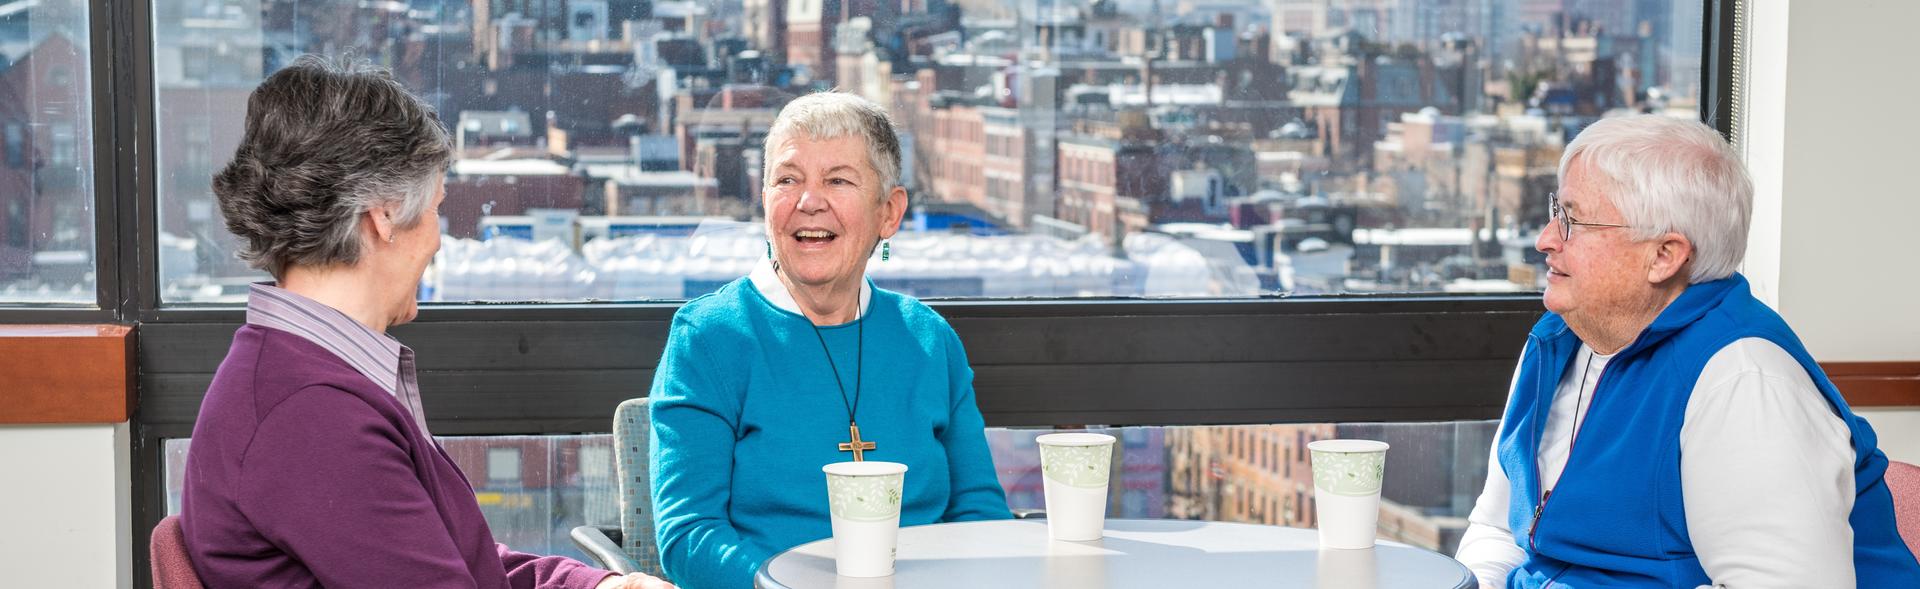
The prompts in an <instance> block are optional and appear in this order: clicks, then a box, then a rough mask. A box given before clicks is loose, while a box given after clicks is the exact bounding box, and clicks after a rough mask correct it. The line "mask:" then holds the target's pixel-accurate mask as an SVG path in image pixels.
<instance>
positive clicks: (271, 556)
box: [180, 325, 611, 589]
mask: <svg viewBox="0 0 1920 589" xmlns="http://www.w3.org/2000/svg"><path fill="white" fill-rule="evenodd" d="M186 471H187V472H186V485H185V489H184V490H183V491H182V494H181V502H180V507H181V513H180V515H181V518H180V519H181V530H182V532H183V533H184V535H185V538H186V545H187V553H188V555H189V557H190V558H191V559H192V561H193V566H194V570H195V571H196V572H198V573H199V575H200V579H201V580H202V581H203V582H205V583H206V585H207V587H208V588H209V589H219V588H221V587H312V586H326V587H463V588H464V587H476V588H478V587H484V588H495V587H514V588H525V589H531V588H540V589H585V588H591V587H593V586H594V585H596V584H597V583H599V581H600V580H601V579H604V578H606V577H607V575H609V574H611V573H608V572H606V571H603V570H599V569H595V568H592V567H588V566H587V565H585V564H581V563H580V562H578V561H574V560H571V559H567V558H562V557H555V556H545V557H543V556H536V555H531V554H523V553H519V552H513V551H511V550H508V549H507V547H506V546H504V545H501V544H497V543H495V542H494V541H493V533H492V531H490V530H489V529H488V528H487V521H486V519H485V518H483V517H482V516H481V514H480V506H479V504H478V503H476V502H475V501H474V496H473V487H472V485H470V484H469V483H468V482H467V478H466V475H464V474H461V472H460V468H459V467H458V466H455V465H454V463H453V460H452V459H451V458H448V457H447V454H446V451H445V450H443V449H441V447H440V445H439V444H437V443H435V442H434V441H433V440H432V438H430V437H428V436H427V432H423V431H420V427H419V426H418V425H416V424H415V423H414V421H413V419H412V418H411V417H410V416H409V414H408V413H407V411H406V409H405V408H404V406H403V405H401V404H400V402H399V400H398V399H396V398H394V396H393V395H391V394H389V393H387V392H386V391H385V390H384V389H382V388H380V386H379V385H377V384H375V383H373V382H372V381H370V380H367V378H366V377H365V376H362V375H361V374H360V373H359V372H356V371H354V369H353V368H352V367H351V366H349V365H348V364H347V363H346V362H344V361H342V360H341V359H339V358H337V357H335V356H334V355H333V354H331V353H329V352H327V351H326V350H325V349H324V348H321V347H319V346H318V345H315V344H313V343H312V342H309V341H307V340H305V339H303V338H301V337H299V336H296V335H293V334H290V333H287V332H284V331H279V330H276V329H271V328H266V327H260V326H255V325H248V326H244V327H241V328H240V330H239V331H238V332H237V333H235V334H234V337H233V347H232V348H231V349H230V350H229V351H228V352H227V359H226V361H224V362H222V363H221V364H220V369H219V371H218V372H216V373H215V374H214V378H213V384H212V386H210V387H209V388H208V389H207V396H206V400H205V401H203V402H202V404H201V406H200V418H199V421H198V422H196V423H195V424H194V428H193V442H192V446H191V448H190V450H189V453H188V455H187V468H186Z"/></svg>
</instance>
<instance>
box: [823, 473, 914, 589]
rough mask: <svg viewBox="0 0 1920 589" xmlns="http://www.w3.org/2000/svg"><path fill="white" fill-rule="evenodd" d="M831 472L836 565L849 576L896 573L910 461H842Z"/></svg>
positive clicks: (829, 499) (829, 502)
mask: <svg viewBox="0 0 1920 589" xmlns="http://www.w3.org/2000/svg"><path fill="white" fill-rule="evenodd" d="M820 470H821V471H823V472H825V473H827V506H828V507H829V510H830V511H831V512H832V518H833V551H834V552H833V565H834V570H835V572H838V573H839V574H840V575H841V576H844V577H885V576H888V575H891V574H893V557H894V550H895V547H896V545H897V544H898V541H899V539H900V496H901V493H902V492H904V491H905V485H906V478H907V477H906V475H907V465H905V464H900V463H898V462H872V461H869V462H836V463H833V464H829V465H826V466H823V467H821V468H820Z"/></svg>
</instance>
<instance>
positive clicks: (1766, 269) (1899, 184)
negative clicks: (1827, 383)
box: [1742, 0, 1920, 462]
mask: <svg viewBox="0 0 1920 589" xmlns="http://www.w3.org/2000/svg"><path fill="white" fill-rule="evenodd" d="M1748 9H1749V12H1748V16H1749V19H1750V20H1749V21H1748V22H1749V25H1750V26H1749V28H1748V31H1749V32H1750V33H1751V35H1750V36H1749V38H1748V46H1747V56H1748V59H1747V61H1746V68H1747V69H1746V74H1747V76H1746V80H1747V82H1748V87H1747V94H1746V96H1747V103H1746V114H1747V121H1746V123H1747V125H1746V127H1745V128H1744V130H1743V131H1744V136H1743V145H1742V147H1743V149H1744V151H1745V152H1746V155H1747V162H1748V166H1749V167H1750V168H1751V169H1752V171H1753V173H1754V185H1755V189H1756V190H1757V191H1758V194H1756V195H1755V203H1754V204H1755V208H1756V210H1755V213H1754V228H1753V236H1752V239H1751V240H1750V242H1749V243H1750V245H1749V252H1748V257H1747V265H1746V268H1745V269H1744V271H1745V272H1746V273H1747V274H1748V276H1749V277H1750V278H1751V279H1752V280H1753V282H1754V285H1755V289H1756V292H1758V293H1759V294H1760V295H1761V297H1762V298H1763V299H1766V300H1767V301H1768V302H1769V303H1772V304H1773V305H1774V306H1775V308H1777V309H1779V311H1780V313H1781V315H1783V316H1785V317H1786V319H1787V321H1788V322H1790V323H1791V324H1792V325H1793V327H1794V330H1795V331H1797V332H1798V333H1799V335H1800V338H1801V339H1802V340H1803V341H1804V342H1805V343H1806V345H1807V348H1808V349H1809V350H1810V351H1811V352H1812V353H1813V355H1814V357H1816V358H1819V359H1820V360H1821V361H1826V362H1868V361H1914V360H1920V272H1916V270H1920V261H1916V260H1920V256H1916V253H1920V227H1916V225H1915V223H1920V176H1917V175H1916V173H1917V172H1920V143H1916V141H1917V140H1920V103H1916V102H1914V101H1913V97H1914V96H1920V77H1917V76H1914V75H1911V70H1912V63H1911V59H1910V57H1909V56H1910V55H1911V51H1910V50H1909V48H1908V47H1906V44H1907V43H1908V41H1909V40H1910V38H1911V37H1912V35H1913V27H1912V23H1914V22H1920V3H1915V2H1893V1H1886V0H1821V1H1819V2H1813V1H1810V0H1801V1H1800V2H1790V1H1788V0H1757V1H1755V2H1752V3H1750V4H1749V5H1748ZM1860 413H1861V414H1862V415H1864V416H1866V418H1867V420H1868V421H1869V422H1871V423H1872V424H1873V426H1874V429H1875V430H1876V431H1878V432H1879V434H1880V437H1881V445H1880V447H1881V448H1882V449H1883V450H1885V451H1886V452H1887V454H1888V455H1890V456H1892V457H1894V458H1895V459H1897V460H1903V461H1907V462H1920V410H1870V411H1861V412H1860Z"/></svg>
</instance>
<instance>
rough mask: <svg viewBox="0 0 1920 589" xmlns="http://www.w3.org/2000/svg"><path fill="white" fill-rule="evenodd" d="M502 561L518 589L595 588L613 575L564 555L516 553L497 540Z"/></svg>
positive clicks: (508, 575) (513, 584)
mask: <svg viewBox="0 0 1920 589" xmlns="http://www.w3.org/2000/svg"><path fill="white" fill-rule="evenodd" d="M493 546H494V551H495V553H497V554H499V555H500V564H501V565H502V566H504V567H505V568H506V569H507V583H508V584H509V585H511V586H513V587H514V588H515V589H593V588H594V586H596V585H599V584H600V581H601V580H603V579H606V578H607V577H611V576H613V573H612V572H610V571H604V570H600V569H596V568H593V567H590V566H587V565H586V563H583V562H580V561H577V560H574V559H571V558H567V557H564V556H541V555H538V554H528V553H525V552H514V551H513V549H511V548H507V545H505V544H500V543H497V542H496V543H494V545H493Z"/></svg>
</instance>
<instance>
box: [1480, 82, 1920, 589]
mask: <svg viewBox="0 0 1920 589" xmlns="http://www.w3.org/2000/svg"><path fill="white" fill-rule="evenodd" d="M1548 198H1549V201H1548V209H1549V213H1550V215H1551V217H1550V220H1549V223H1548V224H1547V227H1546V229H1545V230H1544V231H1542V232H1541V233H1540V237H1539V240H1538V241H1537V243H1536V244H1535V246H1536V247H1537V248H1538V249H1539V250H1540V251H1541V252H1544V253H1546V255H1547V270H1548V273H1547V292H1546V296H1545V303H1546V307H1547V311H1548V313H1547V314H1546V316H1545V317H1543V318H1541V319H1540V322H1539V323H1538V324H1536V325H1535V326H1534V328H1533V331H1532V333H1530V334H1529V335H1528V337H1527V342H1526V349H1525V352H1524V354H1523V355H1522V356H1521V359H1520V366H1519V369H1518V370H1517V372H1516V373H1515V374H1514V379H1513V389H1512V392H1511V396H1510V397H1509V400H1508V401H1507V411H1506V416H1505V418H1503V419H1502V420H1501V423H1500V433H1499V436H1498V438H1497V439H1496V440H1495V441H1494V444H1493V448H1492V450H1491V457H1490V459H1489V460H1490V462H1491V464H1490V466H1489V467H1488V469H1487V483H1486V488H1485V490H1484V491H1482V492H1481V495H1480V499H1479V502H1478V503H1477V504H1476V505H1475V506H1474V508H1473V513H1472V515H1471V516H1470V518H1469V519H1470V521H1471V524H1470V525H1469V527H1468V529H1467V532H1466V535H1465V536H1464V537H1463V538H1462V539H1461V541H1460V551H1459V553H1458V558H1459V559H1460V560H1461V561H1462V562H1464V563H1466V564H1467V565H1468V567H1469V568H1471V569H1472V570H1473V572H1474V574H1475V575H1476V576H1478V577H1479V579H1480V586H1481V587H1483V588H1491V587H1510V588H1516V589H1518V588H1541V587H1547V586H1553V587H1565V588H1568V589H1585V588H1590V587H1686V588H1691V587H1705V586H1712V587H1729V588H1735V589H1749V588H1768V587H1781V588H1786V587H1795V588H1799V587H1854V586H1859V587H1920V563H1916V562H1915V560H1914V555H1913V554H1912V553H1911V552H1909V551H1908V550H1907V547H1906V545H1905V544H1903V543H1902V542H1901V539H1900V536H1899V532H1898V531H1897V530H1896V529H1895V527H1894V514H1893V502H1892V498H1891V496H1890V494H1889V493H1888V490H1887V485H1886V482H1885V480H1884V474H1885V472H1886V470H1887V464H1888V463H1887V457H1886V455H1885V454H1882V453H1881V452H1880V450H1879V449H1878V448H1877V447H1876V444H1875V437H1874V433H1873V428H1872V427H1869V426H1868V425H1867V422H1866V421H1865V420H1863V419H1861V418H1860V417H1858V416H1856V415H1854V414H1853V412H1852V411H1851V410H1849V409H1848V408H1847V402H1846V400H1845V399H1843V398H1841V396H1840V392H1839V391H1838V390H1836V389H1835V388H1834V386H1833V383H1832V382H1831V381H1829V380H1828V379H1827V376H1826V374H1825V373H1823V372H1822V371H1821V370H1820V366H1819V365H1818V364H1816V363H1815V362H1814V360H1813V358H1812V356H1810V355H1809V354H1808V353H1807V350H1806V348H1805V347H1803V346H1801V345H1800V340H1799V339H1798V338H1796V337H1795V336H1794V334H1793V330H1792V329H1791V328H1789V327H1787V324H1786V322H1785V321H1783V320H1781V318H1780V316H1779V315H1778V314H1775V313H1774V312H1773V310H1772V309H1770V308H1768V307H1767V305H1766V304H1764V303H1762V302H1760V301H1759V300H1758V299H1755V298H1754V296H1753V294H1752V293H1750V292H1749V290H1748V287H1747V281H1746V279H1745V278H1743V277H1741V276H1740V274H1738V273H1737V272H1735V270H1736V269H1737V268H1738V267H1739V265H1740V262H1741V258H1742V257H1743V254H1744V252H1745V250H1746V244H1747V223H1748V218H1749V216H1750V215H1751V210H1752V208H1753V204H1752V200H1753V185H1752V183H1751V182H1750V181H1749V180H1748V179H1747V172H1746V168H1745V167H1744V166H1743V165H1742V164H1741V162H1740V158H1739V156H1738V155H1736V154H1735V153H1734V151H1733V149H1732V148H1731V147H1729V146H1728V145H1727V143H1726V142H1725V141H1723V140H1722V139H1721V138H1720V135H1719V134H1718V133H1716V132H1714V131H1713V130H1712V129H1710V128H1708V127H1707V126H1706V125H1702V124H1700V123H1699V122H1696V121H1688V120H1682V119H1671V118H1666V117H1660V116H1655V115H1639V116H1629V117H1620V118H1612V119H1606V120H1602V121H1600V122H1598V123H1595V124H1594V125H1593V126H1591V127H1588V128H1587V129H1586V130H1585V131H1583V132H1581V133H1580V136H1579V137H1577V138H1575V139H1574V141H1573V142H1572V143H1570V144H1568V145H1567V149H1566V153H1565V154H1564V155H1562V156H1561V160H1560V191H1559V193H1558V194H1555V195H1551V196H1549V197H1548Z"/></svg>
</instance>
